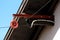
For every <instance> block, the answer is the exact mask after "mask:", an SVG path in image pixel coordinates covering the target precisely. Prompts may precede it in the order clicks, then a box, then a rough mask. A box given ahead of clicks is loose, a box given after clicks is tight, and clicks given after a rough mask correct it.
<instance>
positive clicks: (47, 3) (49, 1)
mask: <svg viewBox="0 0 60 40" xmlns="http://www.w3.org/2000/svg"><path fill="white" fill-rule="evenodd" d="M51 1H52V0H49V1H48V2H47V3H46V4H44V5H43V6H42V7H41V8H40V9H39V10H37V11H36V12H35V13H34V14H33V15H31V16H30V17H29V18H28V19H30V18H31V17H33V16H34V15H35V14H36V13H38V12H39V11H40V10H41V9H43V8H44V7H45V6H46V5H47V4H48V3H50V2H51ZM28 19H27V20H28Z"/></svg>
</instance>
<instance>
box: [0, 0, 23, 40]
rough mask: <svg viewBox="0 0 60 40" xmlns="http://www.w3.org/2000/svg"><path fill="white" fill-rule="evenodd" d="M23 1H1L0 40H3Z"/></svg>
mask: <svg viewBox="0 0 60 40" xmlns="http://www.w3.org/2000/svg"><path fill="white" fill-rule="evenodd" d="M21 2H22V0H0V40H3V38H4V36H5V34H6V32H7V31H8V29H9V26H10V22H11V20H12V19H13V16H12V14H14V13H16V12H17V10H18V8H19V6H20V4H21Z"/></svg>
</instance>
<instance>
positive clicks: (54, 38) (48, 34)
mask: <svg viewBox="0 0 60 40" xmlns="http://www.w3.org/2000/svg"><path fill="white" fill-rule="evenodd" d="M54 15H55V25H54V26H52V27H50V26H47V27H44V29H43V30H42V32H41V34H40V36H39V39H38V40H60V31H59V30H60V2H59V3H58V5H57V7H56V10H55V12H54Z"/></svg>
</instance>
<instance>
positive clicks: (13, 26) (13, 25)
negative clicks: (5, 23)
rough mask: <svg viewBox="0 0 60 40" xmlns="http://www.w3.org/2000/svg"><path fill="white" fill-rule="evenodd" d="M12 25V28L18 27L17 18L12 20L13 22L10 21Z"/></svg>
mask: <svg viewBox="0 0 60 40" xmlns="http://www.w3.org/2000/svg"><path fill="white" fill-rule="evenodd" d="M10 27H11V28H14V29H15V28H18V22H17V21H16V20H13V21H11V23H10Z"/></svg>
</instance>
